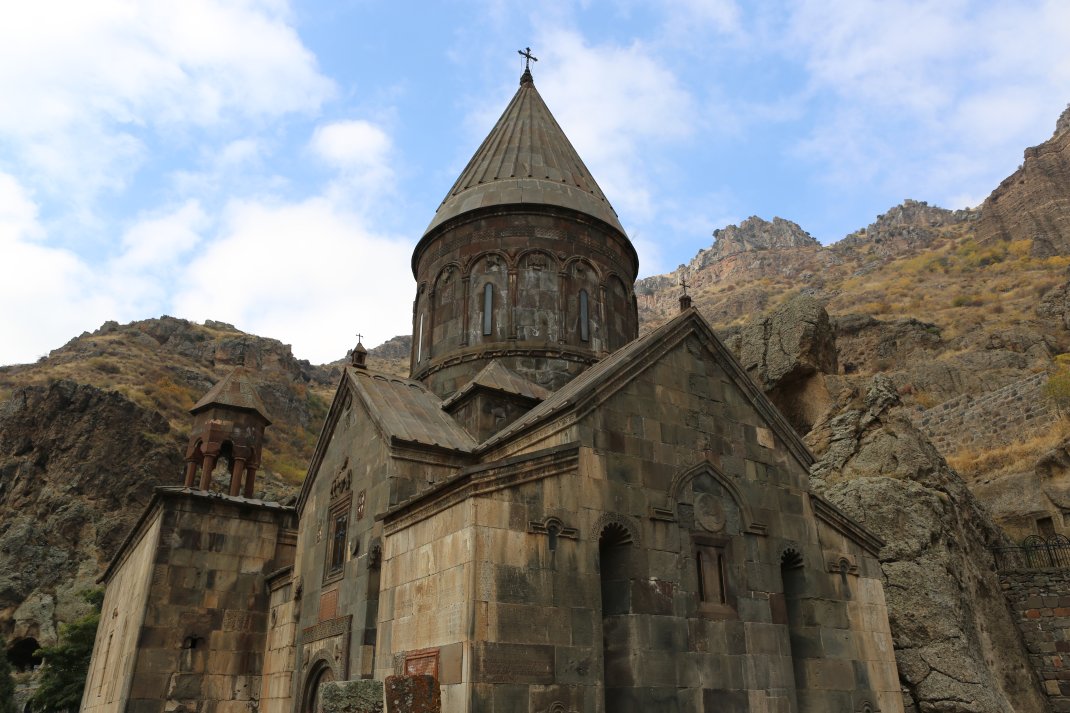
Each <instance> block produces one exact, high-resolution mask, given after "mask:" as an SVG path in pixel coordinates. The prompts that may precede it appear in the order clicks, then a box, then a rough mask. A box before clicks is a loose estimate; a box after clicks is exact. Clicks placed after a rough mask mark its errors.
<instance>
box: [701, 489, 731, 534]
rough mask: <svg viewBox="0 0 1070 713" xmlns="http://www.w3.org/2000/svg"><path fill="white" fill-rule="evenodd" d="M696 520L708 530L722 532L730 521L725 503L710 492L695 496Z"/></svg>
mask: <svg viewBox="0 0 1070 713" xmlns="http://www.w3.org/2000/svg"><path fill="white" fill-rule="evenodd" d="M695 522H696V523H698V525H699V527H701V528H702V529H703V530H706V531H707V532H720V531H721V530H723V529H724V526H725V524H726V523H727V522H728V514H727V513H726V512H725V509H724V504H722V503H721V501H720V500H719V499H717V497H716V496H714V495H712V494H710V493H699V494H698V495H696V496H695Z"/></svg>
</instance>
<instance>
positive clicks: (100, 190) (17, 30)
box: [0, 0, 1070, 364]
mask: <svg viewBox="0 0 1070 713" xmlns="http://www.w3.org/2000/svg"><path fill="white" fill-rule="evenodd" d="M528 45H530V46H531V47H532V50H533V52H534V53H535V55H536V56H537V57H538V58H539V62H538V63H536V64H535V65H534V68H533V72H534V75H535V82H536V86H537V87H538V88H539V91H540V92H541V93H542V95H543V97H544V99H545V100H546V101H547V103H548V105H549V106H550V108H551V110H552V111H553V112H554V114H555V116H556V117H557V119H558V121H559V122H560V123H561V125H562V127H563V128H564V130H565V132H566V133H567V134H568V135H569V137H570V138H571V139H572V141H573V143H574V144H575V145H576V147H577V149H578V150H579V152H580V154H581V156H583V158H584V160H585V161H586V163H587V165H588V167H589V168H590V169H591V171H592V173H593V174H594V176H595V178H596V179H597V180H598V182H599V183H600V185H601V186H602V188H603V190H604V191H605V193H606V195H607V196H608V197H609V199H610V201H611V202H612V203H613V205H614V207H615V208H616V209H617V212H618V214H619V215H620V218H621V221H622V223H623V225H624V226H625V228H626V229H627V230H628V231H629V234H630V235H631V237H632V239H633V240H634V242H635V243H636V246H637V248H638V250H639V253H640V258H641V262H642V265H641V274H642V275H649V274H656V273H659V272H665V271H668V270H671V269H673V268H675V267H676V265H678V264H679V263H682V262H687V261H688V260H689V259H690V258H691V257H692V256H693V255H694V254H695V252H697V251H698V250H699V249H700V248H703V247H707V246H709V244H710V243H711V241H712V238H711V235H710V234H711V232H712V231H713V230H714V229H715V228H719V227H722V226H724V225H727V224H729V223H736V222H739V221H741V220H743V219H745V218H747V217H748V216H750V215H759V216H761V217H763V218H766V219H771V218H773V217H774V216H781V217H784V218H787V219H790V220H794V221H795V222H797V223H799V224H800V225H801V226H802V227H803V228H805V229H806V230H808V231H810V232H811V233H812V234H813V235H814V236H815V237H817V238H818V239H819V240H821V241H822V242H824V243H828V242H832V241H835V240H838V239H839V238H842V237H843V236H844V235H845V234H847V233H849V232H851V231H853V230H856V229H858V228H860V227H863V226H865V225H866V224H868V223H870V222H871V221H872V220H873V219H874V218H875V217H876V215H878V214H879V213H881V212H883V211H884V210H886V209H887V208H890V207H891V206H893V205H895V204H897V203H899V202H900V201H902V200H903V199H904V198H908V197H909V198H914V199H918V200H926V201H928V202H930V203H935V204H938V205H942V206H945V207H949V208H958V207H964V206H967V205H975V204H977V203H979V202H980V201H981V200H983V199H984V197H985V196H986V195H987V194H988V193H989V192H990V191H991V190H992V189H993V188H994V187H995V186H996V185H997V184H998V182H999V181H1000V180H1001V179H1002V178H1004V177H1005V176H1007V175H1008V174H1009V173H1011V172H1012V171H1013V170H1014V169H1015V168H1016V167H1017V165H1018V164H1019V163H1020V162H1021V158H1022V150H1023V149H1024V148H1025V147H1026V146H1030V145H1035V144H1037V143H1040V142H1042V141H1044V140H1045V139H1047V138H1048V137H1049V136H1050V135H1051V132H1052V130H1053V128H1054V125H1055V120H1056V118H1057V117H1058V115H1059V113H1060V112H1061V111H1062V109H1063V108H1064V107H1065V106H1066V105H1067V102H1070V3H1066V2H1065V1H1063V0H1056V1H1052V2H1042V1H1037V2H1030V1H1028V0H1023V1H1020V2H1014V3H1006V2H963V1H957V0H940V1H936V2H920V1H907V0H881V1H871V0H853V1H852V2H842V0H797V1H795V2H773V1H770V2H763V3H746V4H745V3H743V2H735V1H733V0H671V1H670V0H665V1H664V2H638V1H636V2H629V1H627V0H622V1H621V2H615V3H609V2H595V1H594V0H589V1H586V2H583V1H577V2H568V1H564V0H563V1H561V2H552V1H550V2H537V3H535V2H510V1H507V0H470V1H463V0H455V1H451V2H441V3H431V2H419V3H416V2H413V3H400V2H378V1H375V0H351V1H349V2H333V3H325V2H307V3H306V2H296V1H295V2H286V0H244V1H239V2H222V1H221V0H185V1H184V2H181V3H160V2H153V1H152V0H147V1H145V2H140V1H137V0H128V1H119V0H94V2H91V3H85V2H49V1H48V0H39V1H38V2H34V3H18V4H16V5H15V6H13V7H11V8H7V9H6V10H5V18H4V23H3V24H0V97H3V101H0V364H4V363H16V362H26V361H32V360H34V359H36V358H37V357H39V356H41V355H43V354H46V353H47V352H48V350H50V349H53V348H56V347H58V346H60V345H61V344H63V343H64V342H65V341H66V340H67V339H69V338H70V337H72V336H75V335H77V334H79V333H80V332H82V331H83V330H93V329H95V328H97V327H98V326H99V325H100V324H101V323H103V322H104V321H105V320H108V319H116V320H119V321H123V322H125V321H129V320H133V319H142V318H147V317H154V316H159V315H161V314H171V315H174V316H179V317H185V318H188V319H193V320H197V321H203V320H204V319H217V320H223V321H227V322H231V323H233V324H235V325H236V326H238V327H239V328H241V329H244V330H247V331H251V332H255V333H257V334H261V335H264V336H270V337H275V338H277V339H280V340H282V341H284V342H286V343H288V344H292V345H293V348H294V352H295V354H296V355H297V356H298V357H300V358H307V359H310V360H311V361H313V362H323V361H328V360H331V359H335V358H338V357H340V356H342V355H343V354H344V353H345V350H346V349H347V348H349V347H351V346H352V343H353V341H354V337H353V335H354V334H355V333H356V332H357V331H360V332H361V333H362V334H364V335H365V344H366V345H368V346H372V345H374V344H378V343H380V342H382V341H384V340H386V339H388V338H390V337H392V336H394V335H396V334H400V333H404V332H407V331H409V330H410V328H411V323H410V322H411V299H412V294H413V289H414V285H413V282H412V277H411V273H410V272H409V257H410V254H411V249H412V247H413V245H415V243H416V241H417V240H418V239H419V237H420V235H421V234H422V232H423V230H424V228H425V227H426V225H427V223H428V222H429V221H430V220H431V217H432V215H433V213H434V211H435V209H436V208H437V206H438V204H439V202H440V201H441V200H442V197H443V196H444V195H445V192H446V190H447V189H448V188H449V186H450V185H451V183H452V182H453V180H454V178H455V177H456V176H457V174H458V173H459V172H460V171H461V169H462V168H463V167H464V164H465V162H466V161H467V160H468V158H469V157H470V156H471V154H472V153H473V152H474V150H475V148H476V147H477V146H478V144H479V142H480V140H481V139H482V138H483V136H484V135H485V134H486V133H487V131H489V129H490V127H491V126H492V125H493V122H494V120H495V119H496V118H497V116H498V115H499V114H500V112H501V111H502V109H504V107H505V105H506V103H507V102H508V100H509V98H510V97H511V95H512V94H513V92H514V91H515V89H516V85H517V80H518V78H519V74H520V72H521V70H522V60H521V59H520V57H519V56H518V55H517V53H516V51H517V49H518V48H521V47H524V46H528Z"/></svg>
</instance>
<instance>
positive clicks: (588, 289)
mask: <svg viewBox="0 0 1070 713" xmlns="http://www.w3.org/2000/svg"><path fill="white" fill-rule="evenodd" d="M564 273H565V284H564V291H563V294H562V297H563V302H564V310H563V311H564V324H565V331H564V341H565V342H566V343H567V344H569V345H572V346H576V347H585V348H587V349H590V350H592V351H595V352H601V351H604V350H605V349H606V345H605V341H604V336H605V331H604V330H603V329H602V320H603V318H602V313H603V309H602V305H601V298H602V290H601V288H600V283H601V275H600V274H599V272H598V270H597V269H596V268H595V266H594V265H593V264H592V263H591V262H589V261H587V260H585V259H583V258H573V259H571V260H569V261H568V262H567V263H566V264H565V269H564ZM581 294H586V295H587V314H586V317H587V324H586V329H584V324H583V322H582V320H583V317H584V316H585V315H583V309H582V304H581V301H580V295H581ZM584 332H586V336H587V339H586V340H584V339H583V336H584Z"/></svg>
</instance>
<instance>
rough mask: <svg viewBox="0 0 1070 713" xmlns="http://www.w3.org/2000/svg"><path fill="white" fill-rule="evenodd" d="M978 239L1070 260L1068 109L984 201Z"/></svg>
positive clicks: (1069, 114)
mask: <svg viewBox="0 0 1070 713" xmlns="http://www.w3.org/2000/svg"><path fill="white" fill-rule="evenodd" d="M977 233H978V236H979V237H980V239H981V240H982V241H985V242H994V241H1016V240H1025V241H1031V249H1032V253H1033V255H1034V256H1036V257H1048V256H1050V255H1068V254H1070V106H1068V107H1067V108H1066V111H1064V112H1063V114H1062V116H1060V117H1059V120H1058V122H1057V123H1056V127H1055V133H1054V134H1053V135H1052V137H1051V138H1050V139H1048V140H1047V141H1045V142H1044V143H1042V144H1040V145H1039V146H1033V147H1031V148H1028V149H1026V150H1025V156H1024V158H1023V160H1022V165H1021V167H1020V168H1019V169H1018V170H1017V171H1015V172H1014V173H1012V174H1011V175H1010V176H1008V177H1007V178H1006V179H1004V181H1003V182H1002V183H1000V184H999V187H998V188H996V190H994V191H992V194H991V195H990V196H989V197H988V198H987V199H986V200H985V202H984V204H983V205H982V206H981V219H980V221H979V223H978V226H977Z"/></svg>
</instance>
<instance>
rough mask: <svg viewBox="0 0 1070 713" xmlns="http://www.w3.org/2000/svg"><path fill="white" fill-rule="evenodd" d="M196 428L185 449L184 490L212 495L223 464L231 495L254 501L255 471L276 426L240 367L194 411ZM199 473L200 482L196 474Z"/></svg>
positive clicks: (219, 384)
mask: <svg viewBox="0 0 1070 713" xmlns="http://www.w3.org/2000/svg"><path fill="white" fill-rule="evenodd" d="M190 413H191V414H193V429H192V432H191V434H190V438H189V446H188V447H187V448H186V477H185V486H186V487H187V488H196V489H199V490H210V489H211V487H212V472H213V471H214V470H215V468H216V465H217V464H218V463H219V461H220V460H223V461H225V462H226V464H227V470H228V471H229V472H230V490H229V492H230V495H235V496H237V495H243V496H244V497H246V498H251V497H253V486H254V483H255V480H256V471H257V469H258V468H259V467H260V454H261V450H262V449H263V446H264V429H265V428H266V427H267V426H269V425H270V424H271V421H269V420H268V418H267V416H265V415H264V414H265V409H264V402H263V401H261V400H260V396H259V395H258V394H257V393H256V388H255V387H254V386H253V381H252V378H251V375H250V373H249V371H248V370H247V369H245V368H244V367H238V368H236V369H234V370H233V371H231V372H230V373H229V374H227V375H226V376H224V377H223V379H222V380H220V381H219V383H217V384H216V385H215V386H213V387H212V388H211V389H209V391H208V393H206V394H205V395H204V396H203V397H202V398H201V400H200V401H198V402H197V403H196V405H194V407H193V408H192V409H190ZM198 470H200V478H199V479H198V477H197V471H198Z"/></svg>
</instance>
